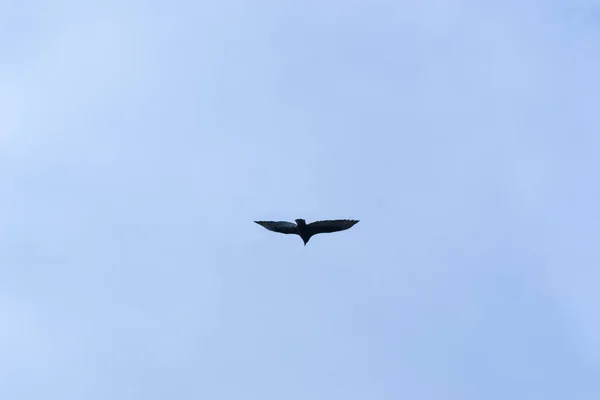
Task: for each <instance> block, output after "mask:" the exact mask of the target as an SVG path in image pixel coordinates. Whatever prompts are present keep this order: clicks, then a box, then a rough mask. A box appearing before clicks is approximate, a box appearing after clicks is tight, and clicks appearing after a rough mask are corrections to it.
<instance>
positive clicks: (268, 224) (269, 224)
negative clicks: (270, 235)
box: [254, 221, 298, 233]
mask: <svg viewBox="0 0 600 400" xmlns="http://www.w3.org/2000/svg"><path fill="white" fill-rule="evenodd" d="M254 222H256V223H257V224H259V225H260V226H263V227H265V228H267V229H268V230H270V231H273V232H279V233H298V230H297V229H296V228H297V226H296V224H294V223H293V222H287V221H254Z"/></svg>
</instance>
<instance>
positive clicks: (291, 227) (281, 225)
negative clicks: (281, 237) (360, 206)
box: [254, 219, 358, 246]
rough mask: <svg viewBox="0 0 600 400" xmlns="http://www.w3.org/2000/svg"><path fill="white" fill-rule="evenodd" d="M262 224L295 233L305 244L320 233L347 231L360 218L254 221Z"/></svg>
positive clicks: (279, 230)
mask: <svg viewBox="0 0 600 400" xmlns="http://www.w3.org/2000/svg"><path fill="white" fill-rule="evenodd" d="M254 222H256V223H257V224H259V225H260V226H262V227H264V228H266V229H268V230H270V231H273V232H279V233H286V234H294V235H298V236H300V237H301V238H302V241H303V242H304V245H305V246H306V243H308V241H309V240H310V238H311V237H312V236H314V235H317V234H319V233H332V232H339V231H345V230H346V229H350V228H351V227H353V226H354V225H355V224H356V223H357V222H358V220H355V219H334V220H326V221H315V222H311V223H310V224H306V221H304V220H303V219H297V220H296V223H295V224H294V223H293V222H287V221H254Z"/></svg>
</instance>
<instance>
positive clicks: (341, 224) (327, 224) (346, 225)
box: [307, 219, 358, 235]
mask: <svg viewBox="0 0 600 400" xmlns="http://www.w3.org/2000/svg"><path fill="white" fill-rule="evenodd" d="M357 222H358V220H355V219H333V220H325V221H315V222H312V223H310V224H308V225H307V228H308V229H309V230H310V232H311V233H312V234H313V235H317V234H319V233H332V232H339V231H345V230H346V229H350V228H352V227H353V226H354V225H355V224H356V223H357Z"/></svg>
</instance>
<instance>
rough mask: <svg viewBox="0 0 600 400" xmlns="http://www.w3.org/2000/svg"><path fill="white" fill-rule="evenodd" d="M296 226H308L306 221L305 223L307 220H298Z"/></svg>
mask: <svg viewBox="0 0 600 400" xmlns="http://www.w3.org/2000/svg"><path fill="white" fill-rule="evenodd" d="M296 225H298V226H303V225H306V221H305V220H303V219H301V218H298V219H297V220H296Z"/></svg>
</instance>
